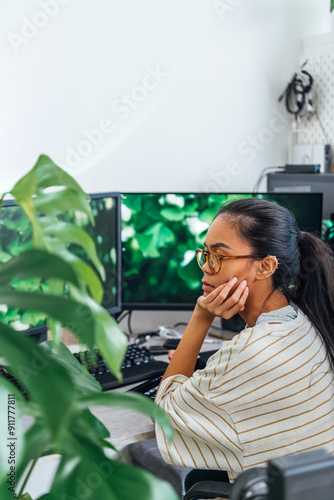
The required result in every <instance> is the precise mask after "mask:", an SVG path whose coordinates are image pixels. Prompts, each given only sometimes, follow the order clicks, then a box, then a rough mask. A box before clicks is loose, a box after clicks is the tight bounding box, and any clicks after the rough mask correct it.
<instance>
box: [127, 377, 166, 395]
mask: <svg viewBox="0 0 334 500" xmlns="http://www.w3.org/2000/svg"><path fill="white" fill-rule="evenodd" d="M161 379H162V375H159V376H158V377H154V378H152V379H151V380H147V381H146V382H143V383H142V384H139V385H136V387H134V388H133V389H130V390H131V391H133V392H139V393H140V394H144V396H147V397H148V398H151V399H153V400H154V399H155V395H156V393H157V390H158V387H159V385H160V382H161Z"/></svg>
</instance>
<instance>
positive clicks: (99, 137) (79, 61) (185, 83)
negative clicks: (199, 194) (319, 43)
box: [0, 0, 334, 192]
mask: <svg viewBox="0 0 334 500" xmlns="http://www.w3.org/2000/svg"><path fill="white" fill-rule="evenodd" d="M333 18H334V14H332V15H330V14H329V0H270V2H268V0H252V1H246V0H182V1H180V0H169V1H165V2H162V1H157V0H141V1H138V0H123V1H122V2H120V1H119V0H117V1H116V0H99V1H98V2H92V1H90V0H80V1H79V0H20V1H19V0H16V1H15V2H13V1H12V0H2V1H1V5H0V44H1V45H0V61H1V75H2V76H1V80H0V127H1V132H0V133H1V141H0V165H1V167H0V168H1V177H0V179H1V185H0V186H1V187H0V191H2V192H3V191H4V190H5V189H9V188H10V187H11V186H12V185H13V183H14V182H15V181H16V180H17V179H18V178H19V177H20V175H22V174H23V173H24V172H25V171H27V170H28V169H30V168H31V166H32V165H33V164H34V163H35V161H36V159H37V157H38V156H39V154H41V153H45V154H48V155H49V156H51V158H52V159H53V160H54V161H55V162H56V163H58V164H59V165H61V166H63V167H65V168H66V169H67V170H68V171H69V172H70V173H72V174H73V175H74V176H75V177H76V178H77V179H78V180H79V182H81V184H82V186H83V187H84V189H86V190H87V191H89V192H93V191H96V192H98V191H106V190H120V191H131V190H144V191H149V190H152V191H159V190H160V191H161V190H171V191H177V190H179V191H182V190H184V191H189V190H195V191H203V190H205V191H206V190H215V191H216V190H217V191H218V190H231V191H233V190H234V191H235V190H246V191H247V190H249V189H251V188H252V187H253V184H254V182H255V180H256V178H257V176H258V173H259V172H260V170H261V169H262V168H263V167H265V166H268V165H279V164H282V163H285V162H286V160H287V156H286V155H287V133H288V130H289V127H290V125H289V120H287V119H286V115H285V113H284V109H283V106H281V105H279V104H278V103H277V97H278V95H279V94H280V92H281V91H282V90H283V88H284V86H285V83H286V81H287V80H288V79H289V78H290V76H291V74H292V72H293V71H294V70H295V69H296V66H297V65H298V63H299V51H300V39H301V38H302V37H304V36H311V35H315V34H319V33H324V32H329V31H333V26H334V22H333ZM36 25H37V27H36ZM129 95H130V101H128V104H125V103H123V104H122V103H121V100H122V99H123V100H126V99H128V97H127V96H129ZM121 106H122V107H121ZM99 126H101V127H102V129H103V132H99V133H97V132H96V129H97V127H99ZM93 130H95V132H94V133H93V134H91V135H90V139H91V141H93V142H95V145H91V144H90V143H89V142H88V141H87V134H88V135H89V133H92V131H93ZM85 131H86V132H85ZM85 134H86V136H85ZM82 141H85V142H82ZM73 151H75V152H76V154H75V156H74V153H73ZM78 151H79V153H80V154H78ZM70 152H71V153H70ZM85 155H86V156H85Z"/></svg>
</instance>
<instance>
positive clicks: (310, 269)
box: [282, 232, 334, 370]
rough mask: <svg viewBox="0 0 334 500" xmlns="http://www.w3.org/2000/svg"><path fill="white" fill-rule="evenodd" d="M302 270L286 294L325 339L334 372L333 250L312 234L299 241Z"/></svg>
mask: <svg viewBox="0 0 334 500" xmlns="http://www.w3.org/2000/svg"><path fill="white" fill-rule="evenodd" d="M297 241H298V248H299V252H300V268H299V273H298V275H297V277H296V278H295V280H294V285H293V286H292V287H283V289H282V292H283V293H284V294H285V295H286V297H287V298H288V299H290V300H291V301H292V302H293V303H294V304H296V306H297V307H298V308H299V309H300V310H301V311H303V313H304V314H305V315H306V316H307V317H308V318H309V320H310V321H311V323H313V325H314V326H315V327H316V329H317V330H318V332H319V334H320V335H321V337H322V339H323V341H324V344H325V346H326V349H327V353H328V356H329V359H330V362H331V366H332V368H333V370H334V262H333V252H332V250H331V249H330V247H329V246H328V245H327V244H326V243H324V242H323V241H321V240H320V239H319V238H317V237H316V236H313V235H312V234H310V233H303V232H302V233H300V234H299V237H298V238H297Z"/></svg>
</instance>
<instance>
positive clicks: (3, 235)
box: [0, 193, 122, 341]
mask: <svg viewBox="0 0 334 500" xmlns="http://www.w3.org/2000/svg"><path fill="white" fill-rule="evenodd" d="M120 196H121V195H120V193H103V194H92V195H90V198H91V207H92V211H93V215H94V218H95V226H92V224H91V223H90V222H89V221H88V218H87V217H86V216H82V214H79V215H78V216H76V215H74V216H73V215H69V214H68V215H65V219H66V218H68V220H72V219H73V217H74V218H75V221H74V222H75V224H76V225H79V226H80V227H82V228H83V229H85V230H86V231H87V232H88V234H90V236H91V237H92V238H93V241H94V242H95V245H96V250H97V255H98V257H99V259H100V261H101V262H102V264H103V266H104V268H105V272H106V280H105V281H104V282H103V288H104V297H103V301H102V305H103V307H104V308H105V309H106V310H107V311H108V312H109V313H110V314H112V315H116V314H117V313H119V312H121V283H122V280H121V238H120V236H121V216H120V214H121V209H120V207H121V199H120ZM28 248H32V232H31V226H30V222H29V219H28V217H27V216H26V215H25V213H24V212H23V210H22V209H21V208H20V207H19V206H17V205H16V204H15V203H14V202H13V201H11V200H10V201H9V200H8V201H5V202H4V204H3V207H2V210H1V214H0V263H3V262H6V261H8V260H10V258H11V257H13V256H15V255H18V254H19V253H21V252H22V251H24V250H26V249H28ZM71 249H72V251H73V252H74V253H76V254H77V255H78V256H79V257H81V258H83V259H84V260H86V261H88V262H89V260H88V257H87V256H86V255H85V253H84V251H83V250H82V248H80V247H75V248H74V246H72V247H71ZM13 286H15V287H16V288H18V289H22V290H23V289H24V290H29V291H35V292H38V291H42V288H43V287H45V284H43V283H42V282H41V280H39V279H35V278H31V279H25V280H16V281H15V283H13ZM0 320H1V321H2V322H4V323H6V324H9V325H12V326H13V327H14V328H15V329H18V330H22V331H25V332H26V333H27V334H29V335H32V336H34V337H36V338H37V340H40V341H41V340H45V339H46V331H47V327H46V315H45V314H43V313H41V312H38V311H23V310H21V309H19V308H17V307H16V308H8V307H7V306H0Z"/></svg>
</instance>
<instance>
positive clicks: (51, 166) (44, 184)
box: [10, 155, 86, 204]
mask: <svg viewBox="0 0 334 500" xmlns="http://www.w3.org/2000/svg"><path fill="white" fill-rule="evenodd" d="M54 186H67V187H69V188H71V189H73V190H75V191H77V192H78V193H81V194H82V195H84V196H86V195H85V193H84V191H83V190H82V188H81V187H80V185H79V184H78V183H77V182H76V180H75V179H74V178H73V177H72V176H71V175H69V174H68V173H67V172H65V170H63V169H62V168H60V167H58V166H57V165H56V164H55V163H54V162H53V161H52V160H51V158H49V157H48V156H46V155H41V156H40V157H39V158H38V160H37V162H36V164H35V165H34V167H33V168H32V169H31V170H30V171H29V172H28V173H27V174H26V175H24V176H23V177H22V178H21V179H20V180H19V181H18V182H17V183H16V184H15V186H14V187H13V189H12V190H11V191H10V192H11V194H12V196H13V197H14V198H15V199H16V200H17V201H18V203H19V204H21V203H20V202H21V201H22V200H27V199H30V198H32V197H33V196H34V195H36V194H38V193H41V191H42V190H44V189H46V188H48V187H54Z"/></svg>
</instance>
